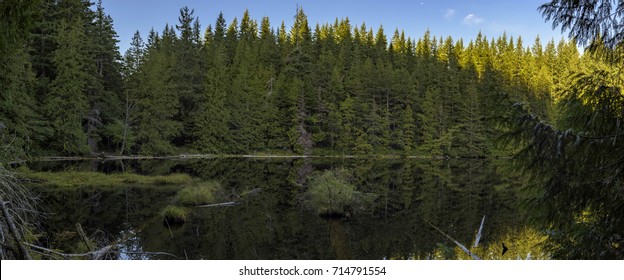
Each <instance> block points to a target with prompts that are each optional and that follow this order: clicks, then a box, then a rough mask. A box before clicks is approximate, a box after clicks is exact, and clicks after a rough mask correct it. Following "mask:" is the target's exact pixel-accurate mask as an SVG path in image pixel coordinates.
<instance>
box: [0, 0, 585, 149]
mask: <svg viewBox="0 0 624 280" xmlns="http://www.w3.org/2000/svg"><path fill="white" fill-rule="evenodd" d="M31 13H32V14H33V17H32V19H33V20H32V23H31V24H30V28H29V29H28V30H29V31H28V34H25V36H22V37H23V38H22V39H21V40H20V41H19V42H17V43H16V44H15V45H14V47H12V48H10V49H8V50H7V51H9V52H10V55H3V60H5V61H3V64H4V65H3V67H4V68H5V70H6V69H10V71H9V72H8V74H9V75H3V79H4V81H3V84H2V86H3V89H2V92H3V94H2V103H0V104H1V106H2V110H1V116H0V117H1V120H2V123H3V124H4V126H5V127H6V131H5V132H4V135H5V136H4V137H10V138H11V141H12V144H13V146H12V147H13V149H14V151H12V152H11V155H13V156H15V155H16V154H17V155H19V154H21V155H38V156H40V155H48V156H50V155H53V156H61V155H62V156H82V155H95V154H100V153H107V154H119V155H134V154H140V155H172V154H180V153H202V154H248V153H278V154H284V153H289V154H305V155H370V154H402V155H422V156H450V157H486V156H491V155H505V153H504V152H502V151H501V149H498V148H497V147H496V146H495V144H496V143H495V140H496V139H497V137H498V136H500V135H501V132H502V131H501V128H500V125H499V123H498V122H497V121H499V120H500V112H501V111H504V110H506V109H503V110H500V109H501V108H500V107H501V106H504V105H508V104H507V103H508V102H510V101H512V100H513V101H514V102H515V101H522V102H525V103H526V104H529V107H530V109H531V110H532V112H535V113H536V114H537V115H538V116H540V117H542V118H544V119H555V118H556V117H557V112H556V110H555V108H554V104H555V103H556V101H557V100H558V98H559V96H560V94H559V92H560V91H561V90H565V88H566V87H567V86H568V85H569V83H570V81H569V79H567V78H566V77H568V76H570V75H569V73H570V72H571V71H574V70H575V69H578V68H579V67H581V68H583V67H592V66H594V65H595V64H596V63H597V62H596V61H594V60H592V59H591V58H590V57H588V56H581V55H580V54H579V51H578V49H577V47H576V43H574V42H571V41H559V42H554V41H544V42H542V41H541V40H540V38H526V39H525V38H520V37H516V38H514V37H512V36H507V35H503V36H501V37H499V38H487V37H485V36H482V35H481V34H480V35H478V36H477V37H476V38H474V39H473V40H470V41H464V40H461V39H454V38H450V37H446V38H442V37H435V36H432V35H431V34H430V33H429V32H427V33H425V34H423V35H422V36H421V37H420V38H410V37H406V36H405V34H404V33H403V32H402V31H400V30H384V29H383V27H382V26H379V27H369V26H367V25H366V24H365V23H361V24H355V23H351V22H350V21H349V19H348V18H343V19H337V20H336V21H335V22H333V23H310V22H308V20H307V17H306V14H305V12H304V10H303V9H298V10H297V12H296V16H295V20H294V23H293V26H291V27H286V26H285V25H284V24H283V23H281V24H280V23H272V22H271V21H270V19H269V18H262V19H261V20H256V19H254V18H253V17H252V15H250V14H249V13H248V12H245V13H244V14H243V15H242V16H241V17H238V18H235V19H234V20H233V21H231V22H229V23H226V21H225V19H224V17H223V15H220V16H219V17H218V18H217V19H216V21H214V23H210V24H208V25H207V27H203V26H202V25H201V24H200V22H199V19H198V18H196V17H194V11H193V10H192V9H190V8H187V7H184V8H182V9H180V14H179V22H177V23H172V24H170V25H167V26H166V27H165V28H164V30H152V31H150V32H149V33H148V34H140V33H139V32H137V33H136V34H135V35H134V37H133V38H132V45H131V47H130V48H129V49H128V50H127V51H126V52H125V54H123V55H121V54H120V53H119V50H118V47H117V42H118V39H117V35H116V33H115V30H114V28H113V21H112V19H111V17H110V16H108V15H107V14H106V12H105V10H104V9H103V7H102V5H101V2H100V3H98V4H97V5H93V4H92V3H90V2H89V1H79V0H75V1H58V2H57V1H55V2H47V1H46V2H45V4H40V5H36V6H33V7H32V9H31ZM524 40H530V42H525V41H524Z"/></svg>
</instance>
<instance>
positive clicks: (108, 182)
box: [20, 170, 193, 187]
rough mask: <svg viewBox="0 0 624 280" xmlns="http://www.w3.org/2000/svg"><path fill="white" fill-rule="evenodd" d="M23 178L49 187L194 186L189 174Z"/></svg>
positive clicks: (24, 172) (23, 173)
mask: <svg viewBox="0 0 624 280" xmlns="http://www.w3.org/2000/svg"><path fill="white" fill-rule="evenodd" d="M20 171H21V176H23V177H24V178H25V179H26V180H28V181H31V182H32V183H33V184H36V185H41V186H48V187H122V186H127V185H129V184H131V185H150V186H154V185H185V184H192V183H193V178H191V176H189V175H187V174H170V175H158V176H145V175H138V174H129V173H116V174H104V173H99V172H83V171H63V172H35V171H30V170H20Z"/></svg>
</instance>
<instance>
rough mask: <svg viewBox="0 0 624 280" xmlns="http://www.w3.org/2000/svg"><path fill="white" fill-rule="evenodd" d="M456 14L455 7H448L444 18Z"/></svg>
mask: <svg viewBox="0 0 624 280" xmlns="http://www.w3.org/2000/svg"><path fill="white" fill-rule="evenodd" d="M454 15H455V10H453V9H446V11H444V18H445V19H450V18H452V17H453V16H454Z"/></svg>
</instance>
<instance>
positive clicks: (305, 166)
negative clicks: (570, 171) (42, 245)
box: [31, 158, 526, 259]
mask: <svg viewBox="0 0 624 280" xmlns="http://www.w3.org/2000/svg"><path fill="white" fill-rule="evenodd" d="M506 164H507V163H506V162H505V161H494V162H490V161H486V160H461V161H459V160H457V161H455V160H448V161H446V160H440V161H437V160H415V159H400V160H399V159H392V160H386V159H348V160H346V159H258V158H247V159H240V158H236V159H235V158H225V159H194V160H144V161H124V162H123V163H122V162H104V163H95V164H94V163H93V162H62V163H57V162H47V163H37V164H33V165H32V166H31V168H33V169H39V170H67V169H71V170H91V171H93V170H95V171H98V172H122V171H125V172H134V173H139V174H146V175H162V174H168V173H173V172H176V173H181V172H183V173H187V174H190V175H192V176H193V177H195V178H198V179H201V180H216V181H218V182H219V183H220V185H221V186H222V190H221V192H222V193H223V197H230V198H232V199H237V200H239V201H240V202H241V203H240V204H238V205H236V206H234V207H210V208H191V210H190V213H189V217H188V219H187V222H186V223H184V224H181V225H177V226H176V225H166V224H164V223H163V219H162V215H161V211H162V209H163V208H164V207H166V206H167V205H169V204H171V203H172V199H173V197H174V196H175V194H176V192H177V191H178V189H179V188H180V186H132V185H128V186H127V187H125V188H122V189H110V188H107V189H91V188H71V189H50V188H46V189H44V188H38V189H37V191H38V192H39V193H40V194H41V199H42V203H43V204H44V205H46V206H47V208H48V211H49V212H50V213H53V214H52V215H50V216H49V217H48V219H47V223H46V224H45V225H44V227H45V230H46V232H47V233H48V234H47V236H46V237H45V240H46V241H45V242H47V243H48V244H50V245H54V246H55V248H62V249H66V250H71V249H75V246H74V245H72V244H74V243H72V241H74V242H75V239H74V238H73V237H68V236H67V234H66V232H67V231H71V230H72V229H73V228H74V225H75V224H76V223H80V224H82V225H83V227H84V228H85V231H87V232H91V233H92V232H96V231H103V232H105V233H106V234H107V235H109V236H110V237H111V238H112V239H113V240H117V241H118V242H120V246H121V248H122V253H121V254H120V256H119V258H121V259H170V258H173V257H172V256H169V255H162V254H140V253H142V252H167V253H170V254H173V255H175V257H176V258H178V259H185V258H188V259H383V258H392V259H408V258H417V259H422V258H432V257H443V258H459V257H461V256H458V253H457V252H455V249H454V245H453V243H452V242H450V241H449V240H448V239H446V238H445V237H444V236H442V235H441V234H439V233H438V232H436V231H435V230H434V229H432V228H431V227H430V226H428V225H427V224H426V223H425V222H424V219H426V220H428V221H430V222H431V223H433V224H435V225H437V226H438V227H439V228H440V229H442V230H443V231H444V232H446V233H447V234H449V235H451V236H453V237H454V238H455V239H457V240H458V241H460V242H462V243H463V244H472V243H473V242H474V236H475V233H476V230H477V229H478V227H479V224H480V221H481V218H482V217H483V215H486V216H487V217H488V218H487V220H486V223H485V226H484V229H483V238H482V241H481V243H482V244H484V245H483V246H484V247H487V246H488V245H489V244H490V243H492V244H493V243H494V242H498V240H501V238H503V237H505V236H506V235H508V234H509V231H510V230H512V231H513V230H514V229H521V228H524V226H525V225H526V221H525V220H526V219H525V218H524V217H525V215H524V213H523V211H522V210H520V208H519V207H517V201H518V193H517V192H516V189H517V187H518V185H519V184H520V183H519V182H520V180H519V179H518V178H517V176H515V175H513V174H510V173H509V172H506V171H504V169H503V168H502V167H504V166H505V165H506ZM327 170H340V171H341V172H342V173H345V174H347V180H348V181H349V183H350V184H352V185H353V186H355V191H356V192H357V193H363V194H372V195H374V196H372V197H374V200H373V201H371V202H370V206H367V207H365V208H358V209H356V210H354V211H353V212H354V213H353V215H352V216H350V217H349V218H348V219H345V218H342V219H323V218H321V217H319V213H318V212H317V211H315V210H314V209H310V207H309V203H307V202H306V195H307V191H308V188H309V186H310V182H311V180H310V178H312V177H314V176H316V175H318V174H320V173H322V172H325V171H327ZM258 189H259V190H261V191H256V190H258ZM252 190H254V191H253V193H254V195H253V196H251V195H248V196H246V195H245V194H247V193H249V192H250V191H252ZM63 233H65V234H63ZM508 242H509V241H508ZM72 246H73V247H72ZM460 254H461V252H460ZM510 254H513V252H510ZM524 254H526V253H524Z"/></svg>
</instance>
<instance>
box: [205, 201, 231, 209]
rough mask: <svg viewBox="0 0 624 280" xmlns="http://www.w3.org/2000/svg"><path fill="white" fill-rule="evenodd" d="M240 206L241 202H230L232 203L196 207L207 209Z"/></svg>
mask: <svg viewBox="0 0 624 280" xmlns="http://www.w3.org/2000/svg"><path fill="white" fill-rule="evenodd" d="M238 204H240V202H236V201H230V202H222V203H214V204H206V205H199V206H196V207H198V208H207V207H229V206H235V205H238Z"/></svg>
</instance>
